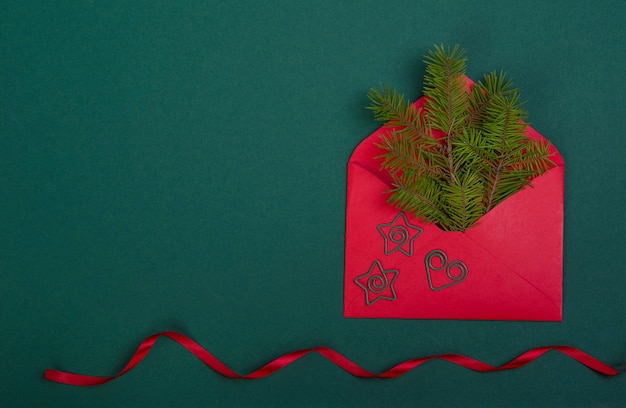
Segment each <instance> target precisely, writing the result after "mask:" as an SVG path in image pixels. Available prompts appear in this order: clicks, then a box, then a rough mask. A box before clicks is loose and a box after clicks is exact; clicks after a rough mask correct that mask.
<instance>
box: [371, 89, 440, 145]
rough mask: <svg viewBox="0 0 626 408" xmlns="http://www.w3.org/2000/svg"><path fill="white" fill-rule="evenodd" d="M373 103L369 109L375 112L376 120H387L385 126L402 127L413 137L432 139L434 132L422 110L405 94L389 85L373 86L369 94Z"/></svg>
mask: <svg viewBox="0 0 626 408" xmlns="http://www.w3.org/2000/svg"><path fill="white" fill-rule="evenodd" d="M367 97H368V98H369V100H370V102H371V104H370V106H369V107H367V109H369V110H371V111H372V112H373V113H374V117H375V118H376V120H378V121H381V122H386V123H385V126H387V127H393V128H400V129H399V131H400V132H401V133H403V132H405V131H406V132H408V133H410V134H411V136H412V137H415V138H418V139H421V138H425V139H432V132H431V130H430V128H429V127H428V126H427V125H426V123H425V120H424V118H423V115H422V113H421V111H418V110H417V109H415V107H414V106H413V104H411V103H409V102H408V101H407V100H406V99H405V98H404V95H402V94H399V93H398V92H396V91H395V90H392V89H391V88H390V86H389V85H387V86H386V87H384V88H383V87H382V85H381V86H380V88H371V89H370V91H369V92H368V94H367Z"/></svg>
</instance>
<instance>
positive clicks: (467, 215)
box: [368, 45, 555, 231]
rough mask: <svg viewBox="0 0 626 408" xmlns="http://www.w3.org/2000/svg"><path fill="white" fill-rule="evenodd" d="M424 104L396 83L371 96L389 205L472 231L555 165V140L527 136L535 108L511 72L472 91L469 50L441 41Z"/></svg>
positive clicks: (431, 59) (431, 60)
mask: <svg viewBox="0 0 626 408" xmlns="http://www.w3.org/2000/svg"><path fill="white" fill-rule="evenodd" d="M424 62H425V63H426V75H425V77H424V96H425V98H424V105H423V108H415V106H414V105H413V104H412V103H410V102H409V101H408V100H407V99H406V98H405V97H404V95H402V94H399V93H398V92H396V91H395V90H393V89H391V87H389V86H385V87H383V86H380V87H379V88H372V89H371V90H370V92H369V94H368V97H369V99H370V102H371V104H370V106H369V107H368V109H370V110H372V111H373V113H374V117H375V118H376V119H377V120H379V121H383V122H385V126H386V127H389V128H390V132H389V133H388V134H387V135H386V136H384V137H382V138H381V141H380V144H379V147H380V148H382V149H383V150H384V151H385V153H384V154H383V155H381V156H380V158H382V159H383V162H382V165H381V167H382V169H384V170H385V171H387V172H388V173H389V174H390V175H391V177H392V179H393V187H394V188H393V189H392V190H391V191H390V193H391V195H390V197H389V202H390V203H391V204H394V205H395V206H397V207H398V208H400V209H402V210H404V211H407V212H410V213H413V214H414V215H415V216H417V217H419V218H422V219H425V220H427V221H430V222H433V223H435V224H437V225H438V226H439V227H440V228H442V229H443V230H446V231H466V230H467V229H468V228H470V227H471V226H472V225H473V224H474V223H475V222H476V221H478V220H479V219H480V218H481V217H482V216H483V215H484V214H486V213H487V212H488V211H490V210H491V209H493V208H494V207H495V206H497V205H498V204H499V203H501V202H502V201H503V200H505V199H506V198H508V197H510V196H511V195H513V194H515V193H517V192H518V191H520V190H522V189H523V188H524V187H525V186H527V185H529V184H530V182H531V180H532V178H534V177H537V176H539V175H541V174H543V173H544V172H546V171H547V170H549V169H550V168H552V167H554V166H555V164H554V163H553V162H552V160H551V158H550V156H551V154H550V145H549V143H547V142H546V143H542V142H540V141H537V140H533V139H530V138H528V137H527V136H526V133H525V128H526V124H525V122H524V120H525V119H526V117H527V113H526V111H525V110H524V108H523V103H521V102H520V93H519V90H518V89H516V88H513V85H512V82H511V80H510V79H508V78H507V77H506V74H505V73H504V72H500V73H496V72H491V73H489V74H487V75H485V76H484V78H483V79H482V80H481V81H478V82H476V83H474V84H473V85H472V86H471V87H470V88H469V89H468V86H467V84H466V80H465V78H466V77H465V67H466V58H465V52H464V50H462V49H461V48H460V47H459V46H458V45H457V46H455V47H453V48H450V47H447V48H446V47H444V46H443V45H441V46H435V49H434V50H432V51H430V52H429V53H428V54H427V55H426V57H425V61H424Z"/></svg>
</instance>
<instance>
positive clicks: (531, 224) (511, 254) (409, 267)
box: [344, 98, 564, 321]
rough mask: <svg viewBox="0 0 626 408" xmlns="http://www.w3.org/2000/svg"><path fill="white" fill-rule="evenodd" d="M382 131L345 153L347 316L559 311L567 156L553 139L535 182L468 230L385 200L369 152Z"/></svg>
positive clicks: (504, 316) (377, 151) (386, 180)
mask: <svg viewBox="0 0 626 408" xmlns="http://www.w3.org/2000/svg"><path fill="white" fill-rule="evenodd" d="M415 104H416V106H417V107H420V106H421V105H422V104H423V98H422V99H420V100H418V101H417V102H416V103H415ZM389 131H390V130H389V129H388V128H385V127H381V128H380V129H378V130H377V131H376V132H374V133H373V134H372V135H370V136H369V137H368V138H367V139H365V140H364V141H363V142H361V144H359V146H358V147H357V148H356V149H355V150H354V152H353V154H352V157H351V158H350V161H349V163H348V191H347V212H346V259H345V262H346V265H345V284H344V317H352V318H407V319H471V320H536V321H562V299H563V178H564V163H563V158H562V157H561V155H560V154H559V153H558V151H557V150H556V148H554V147H552V151H553V153H554V155H553V156H552V160H553V161H554V163H555V164H556V167H554V168H552V169H550V170H549V171H547V172H546V173H544V174H543V175H541V176H539V177H536V178H535V179H533V181H532V187H531V186H527V187H526V188H525V189H524V190H522V191H520V192H518V193H516V194H514V195H512V196H511V197H509V198H508V199H506V200H505V201H504V202H502V203H500V204H499V205H498V206H496V207H495V208H494V209H492V210H491V211H490V212H489V213H487V214H485V215H484V216H483V217H482V218H481V219H480V220H479V221H478V222H477V223H476V224H474V226H472V227H471V228H469V229H468V230H467V231H466V232H444V231H442V230H441V229H440V228H439V227H437V226H436V225H434V224H431V223H428V222H425V221H421V220H419V219H416V218H414V217H412V216H411V214H409V213H405V212H402V211H401V210H398V209H397V208H396V207H394V206H393V205H391V204H388V203H387V198H388V197H389V194H388V193H385V192H386V191H388V190H390V189H391V188H392V180H391V177H390V176H389V175H388V174H387V172H386V171H384V170H381V169H380V166H381V163H382V159H375V157H378V156H380V155H381V154H383V153H384V151H383V150H382V149H381V148H379V147H377V146H376V144H377V143H380V140H381V136H382V135H384V134H386V132H389ZM527 131H528V136H529V137H531V138H534V139H542V140H544V138H543V136H541V135H540V134H539V133H538V132H536V131H535V130H534V129H532V128H531V127H530V126H529V127H527Z"/></svg>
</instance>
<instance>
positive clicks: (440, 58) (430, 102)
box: [424, 45, 468, 134]
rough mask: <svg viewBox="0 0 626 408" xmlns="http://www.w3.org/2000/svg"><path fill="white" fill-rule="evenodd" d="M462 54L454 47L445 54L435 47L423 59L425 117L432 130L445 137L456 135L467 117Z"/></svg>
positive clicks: (442, 48)
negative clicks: (440, 132) (446, 135)
mask: <svg viewBox="0 0 626 408" xmlns="http://www.w3.org/2000/svg"><path fill="white" fill-rule="evenodd" d="M464 54H465V51H464V50H462V49H461V48H460V47H459V46H458V45H456V46H455V47H454V48H453V49H450V48H449V47H448V49H447V50H446V48H445V47H444V46H443V45H441V46H437V45H436V46H435V50H434V51H430V52H429V53H428V55H427V56H426V64H427V65H426V76H425V77H424V85H425V88H424V95H425V96H426V102H425V104H424V105H425V107H426V112H427V113H426V115H427V117H428V119H429V122H430V124H431V126H432V127H433V128H435V129H439V130H441V131H443V132H446V134H453V133H458V131H459V129H460V127H461V126H462V124H463V122H464V120H462V119H464V117H465V116H467V113H468V101H467V92H466V89H465V81H464V78H465V62H466V61H467V60H466V59H465V58H464V57H463V56H464Z"/></svg>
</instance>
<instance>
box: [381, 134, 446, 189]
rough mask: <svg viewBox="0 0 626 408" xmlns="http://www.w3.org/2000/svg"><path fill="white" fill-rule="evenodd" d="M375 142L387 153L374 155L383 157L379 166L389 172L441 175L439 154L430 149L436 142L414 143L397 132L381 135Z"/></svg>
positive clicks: (415, 175) (416, 175)
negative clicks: (379, 141) (379, 140)
mask: <svg viewBox="0 0 626 408" xmlns="http://www.w3.org/2000/svg"><path fill="white" fill-rule="evenodd" d="M381 139H382V142H381V143H380V144H377V146H378V147H380V148H381V149H383V150H386V151H387V153H385V154H383V155H381V156H378V157H376V159H379V158H383V159H384V160H383V163H382V164H381V168H383V169H385V170H387V171H389V172H390V173H394V174H396V173H399V172H403V174H404V176H405V177H421V176H424V175H426V176H429V177H432V178H435V179H439V178H441V177H443V172H442V171H441V169H440V167H439V166H437V162H438V161H440V159H439V158H438V157H437V156H439V155H440V154H439V153H438V152H437V151H436V150H432V148H433V147H434V146H436V143H435V142H434V140H433V141H432V143H415V140H414V139H410V138H406V137H403V136H402V135H399V134H397V133H392V134H390V135H389V136H386V137H382V138H381Z"/></svg>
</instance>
